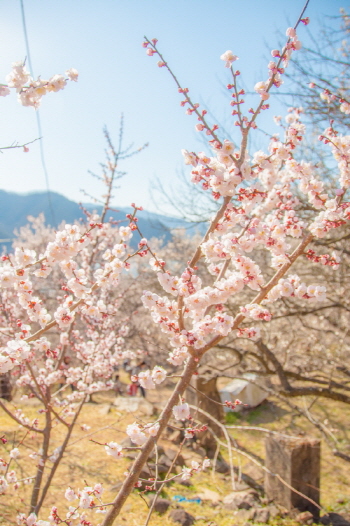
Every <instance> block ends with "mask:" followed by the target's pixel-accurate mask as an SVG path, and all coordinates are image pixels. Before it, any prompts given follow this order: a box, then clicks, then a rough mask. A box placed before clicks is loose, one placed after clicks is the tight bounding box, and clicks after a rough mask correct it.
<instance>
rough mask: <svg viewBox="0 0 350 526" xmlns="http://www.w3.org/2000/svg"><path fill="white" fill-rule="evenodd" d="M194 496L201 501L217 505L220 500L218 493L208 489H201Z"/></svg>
mask: <svg viewBox="0 0 350 526" xmlns="http://www.w3.org/2000/svg"><path fill="white" fill-rule="evenodd" d="M196 496H197V497H199V498H200V499H201V500H209V501H211V502H212V503H214V504H217V503H219V502H220V501H221V500H222V499H221V496H220V495H219V493H217V492H216V491H212V490H211V489H208V488H201V490H200V492H199V493H197V495H196Z"/></svg>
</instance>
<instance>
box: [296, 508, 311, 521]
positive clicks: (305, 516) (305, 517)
mask: <svg viewBox="0 0 350 526" xmlns="http://www.w3.org/2000/svg"><path fill="white" fill-rule="evenodd" d="M295 520H296V521H298V522H299V523H300V524H312V523H313V522H314V518H313V515H312V513H310V511H303V512H302V513H299V514H298V515H297V516H296V517H295Z"/></svg>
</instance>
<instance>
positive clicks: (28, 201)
mask: <svg viewBox="0 0 350 526" xmlns="http://www.w3.org/2000/svg"><path fill="white" fill-rule="evenodd" d="M50 200H51V203H52V208H53V211H54V218H52V213H51V210H50V206H49V200H48V195H47V193H46V192H33V193H30V194H17V193H14V192H5V191H4V190H0V244H1V245H6V246H7V247H9V246H10V245H11V240H12V239H13V237H14V230H15V229H16V228H17V229H18V228H19V227H21V226H24V225H25V224H26V223H27V222H28V220H27V218H28V216H34V217H36V216H38V215H39V214H40V213H43V214H44V215H45V218H46V220H47V223H48V224H49V225H51V226H54V227H55V228H57V227H58V225H59V224H60V223H62V221H66V222H67V223H73V222H74V221H76V220H79V219H83V218H85V216H84V213H83V211H82V208H81V206H80V205H79V204H78V203H75V202H74V201H70V200H69V199H67V198H66V197H64V196H63V195H61V194H58V193H56V192H50ZM83 206H84V207H85V208H86V209H88V210H96V212H97V213H99V212H101V209H102V206H101V205H92V204H84V205H83ZM131 210H132V209H131V208H120V209H118V211H111V212H108V214H107V219H109V218H110V217H112V218H113V220H117V221H125V215H126V214H127V213H130V212H131ZM138 217H139V223H138V224H139V227H140V230H141V232H142V234H143V235H144V237H146V238H148V239H150V238H151V237H163V238H164V241H167V240H169V239H170V237H171V234H170V230H171V229H173V228H181V227H184V228H186V229H189V231H192V232H193V230H194V228H195V227H193V226H192V225H191V224H190V223H187V222H186V221H184V220H182V219H178V218H172V217H167V216H164V215H160V214H155V213H152V212H147V211H143V212H139V214H138ZM137 242H138V241H137V239H135V241H134V243H137Z"/></svg>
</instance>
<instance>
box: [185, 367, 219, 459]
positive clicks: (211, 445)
mask: <svg viewBox="0 0 350 526" xmlns="http://www.w3.org/2000/svg"><path fill="white" fill-rule="evenodd" d="M190 386H192V387H189V388H188V389H187V390H186V401H187V402H188V403H189V404H190V405H194V406H197V407H200V408H201V409H203V411H206V412H207V413H209V414H210V415H212V416H213V417H214V418H215V419H216V420H218V421H219V422H222V421H223V420H224V410H223V406H222V405H219V404H221V398H220V395H219V391H218V388H217V379H216V378H212V377H211V371H210V370H209V369H205V370H203V371H202V372H201V373H199V374H198V375H196V376H193V377H192V380H191V383H190ZM195 419H196V420H199V421H200V422H202V423H203V424H208V425H209V427H210V428H211V429H212V430H213V432H214V433H215V435H216V436H219V437H220V436H221V435H222V430H221V428H220V427H219V426H217V425H216V424H214V423H213V422H208V419H207V418H206V417H205V416H204V415H203V414H202V413H200V412H198V413H197V414H196V415H195ZM196 438H197V443H199V444H200V445H201V446H202V447H203V448H204V449H205V450H206V452H207V455H208V457H209V458H213V456H214V454H215V451H216V446H217V444H216V440H215V438H214V437H213V435H212V433H210V431H205V432H203V433H199V434H198V435H196Z"/></svg>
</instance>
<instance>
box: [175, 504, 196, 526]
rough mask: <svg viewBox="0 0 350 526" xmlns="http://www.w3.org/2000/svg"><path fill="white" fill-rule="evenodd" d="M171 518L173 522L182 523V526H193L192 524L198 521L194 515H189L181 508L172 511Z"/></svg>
mask: <svg viewBox="0 0 350 526" xmlns="http://www.w3.org/2000/svg"><path fill="white" fill-rule="evenodd" d="M169 518H170V519H171V520H173V521H174V522H178V523H180V524H181V525H182V526H192V524H193V523H194V521H195V520H196V519H195V518H194V517H193V515H191V514H190V513H187V511H185V510H183V509H181V508H178V509H176V510H172V511H171V512H170V513H169Z"/></svg>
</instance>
